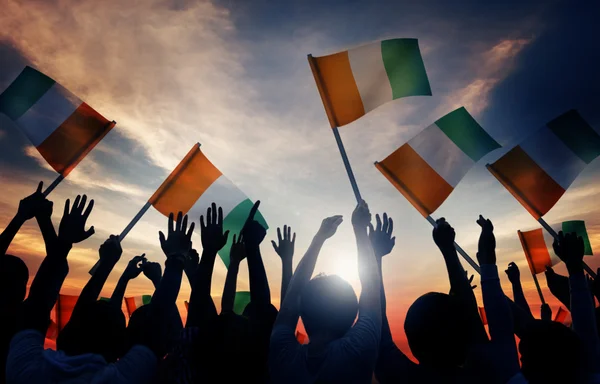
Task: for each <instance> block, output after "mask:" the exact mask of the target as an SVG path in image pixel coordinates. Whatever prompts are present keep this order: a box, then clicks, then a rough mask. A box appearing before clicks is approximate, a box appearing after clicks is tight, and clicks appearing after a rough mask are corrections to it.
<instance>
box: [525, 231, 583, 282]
mask: <svg viewBox="0 0 600 384" xmlns="http://www.w3.org/2000/svg"><path fill="white" fill-rule="evenodd" d="M551 227H552V229H553V230H554V231H555V232H556V233H558V232H560V231H563V232H564V233H572V232H575V233H576V234H577V236H581V238H582V239H583V243H584V246H585V248H584V254H585V255H588V256H592V255H593V254H594V252H593V251H592V244H591V243H590V238H589V236H588V233H587V230H586V228H585V222H583V221H581V220H571V221H565V222H563V223H560V224H554V225H551ZM517 233H518V235H519V239H520V240H521V245H522V246H523V252H525V258H526V259H527V263H528V264H529V269H530V270H531V273H533V274H534V275H537V274H538V273H542V272H544V271H545V270H546V266H549V267H551V266H553V265H556V264H558V263H559V262H560V259H559V258H558V256H556V255H555V254H554V250H553V248H552V243H553V242H554V238H553V237H552V235H551V234H550V233H548V231H544V230H543V229H542V228H538V229H534V230H531V231H517Z"/></svg>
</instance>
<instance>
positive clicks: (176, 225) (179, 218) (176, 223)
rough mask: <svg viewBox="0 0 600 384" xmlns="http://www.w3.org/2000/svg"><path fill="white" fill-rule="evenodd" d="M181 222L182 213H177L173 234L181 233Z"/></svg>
mask: <svg viewBox="0 0 600 384" xmlns="http://www.w3.org/2000/svg"><path fill="white" fill-rule="evenodd" d="M182 222H183V213H182V212H181V211H179V212H177V221H176V222H175V232H179V231H181V224H182Z"/></svg>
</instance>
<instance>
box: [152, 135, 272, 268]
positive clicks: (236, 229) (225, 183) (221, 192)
mask: <svg viewBox="0 0 600 384" xmlns="http://www.w3.org/2000/svg"><path fill="white" fill-rule="evenodd" d="M148 202H149V203H150V204H152V206H153V207H154V208H156V210H158V211H159V212H160V213H162V214H163V215H165V216H168V215H169V214H170V213H171V212H175V213H176V212H179V211H182V212H184V213H186V212H188V211H189V210H190V209H191V208H192V206H193V207H194V209H198V210H201V211H204V212H205V211H206V208H208V207H209V206H210V205H211V204H212V203H213V202H215V203H216V204H217V205H218V206H220V207H221V208H222V209H223V231H227V230H228V231H230V236H229V238H228V240H227V244H226V245H225V246H224V247H223V248H222V249H221V251H219V255H220V256H221V259H222V260H223V262H224V263H225V265H226V266H229V251H230V249H231V243H232V242H233V234H237V233H240V231H241V229H242V227H243V225H244V223H245V222H246V219H247V218H248V214H249V213H250V210H251V209H252V206H253V205H254V203H253V202H252V201H251V200H250V199H249V198H248V197H247V196H246V195H245V194H244V193H243V192H242V191H240V190H239V189H238V188H237V187H236V186H235V185H234V184H233V183H232V182H231V181H229V179H227V178H226V177H225V176H223V174H222V173H221V171H219V170H218V169H217V168H216V167H215V166H214V165H213V164H212V163H211V162H210V160H208V159H207V158H206V156H204V154H203V153H202V151H201V150H200V144H195V145H194V146H193V147H192V149H191V150H190V151H189V152H188V154H187V155H186V156H185V158H184V159H183V160H182V161H181V162H180V163H179V165H178V166H177V167H176V168H175V170H173V172H171V174H170V175H169V177H167V179H166V180H165V181H164V182H163V183H162V185H161V186H160V187H159V188H158V189H157V190H156V192H155V193H154V195H152V197H151V198H150V199H149V200H148ZM255 220H257V221H258V222H259V223H260V224H261V225H262V226H263V227H265V228H269V227H268V225H267V222H266V221H265V219H264V218H263V216H262V215H261V213H260V212H256V216H255Z"/></svg>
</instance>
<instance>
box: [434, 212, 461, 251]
mask: <svg viewBox="0 0 600 384" xmlns="http://www.w3.org/2000/svg"><path fill="white" fill-rule="evenodd" d="M435 224H436V225H435V227H434V228H433V241H435V244H436V245H437V246H438V248H440V249H454V239H455V238H456V233H455V232H454V228H452V227H451V226H450V224H449V223H448V222H447V221H446V219H444V218H443V217H441V218H439V219H437V220H436V221H435Z"/></svg>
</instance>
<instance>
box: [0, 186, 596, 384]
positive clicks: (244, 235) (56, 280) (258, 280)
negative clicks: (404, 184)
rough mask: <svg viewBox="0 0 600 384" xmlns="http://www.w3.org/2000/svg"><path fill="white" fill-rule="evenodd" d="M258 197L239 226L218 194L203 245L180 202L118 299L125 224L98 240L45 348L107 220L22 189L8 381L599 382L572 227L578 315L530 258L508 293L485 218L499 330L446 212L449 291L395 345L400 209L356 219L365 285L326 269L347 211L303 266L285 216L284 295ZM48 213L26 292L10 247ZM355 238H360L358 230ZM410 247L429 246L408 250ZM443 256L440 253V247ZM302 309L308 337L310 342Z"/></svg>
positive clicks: (5, 288) (429, 302) (11, 266)
mask: <svg viewBox="0 0 600 384" xmlns="http://www.w3.org/2000/svg"><path fill="white" fill-rule="evenodd" d="M258 205H259V202H257V203H256V204H255V205H254V207H253V209H252V211H251V212H250V215H249V217H248V219H247V221H246V223H245V225H244V227H243V229H242V230H241V231H240V233H235V234H234V233H228V232H225V233H224V232H223V212H222V210H221V208H219V207H218V206H217V205H216V204H214V203H213V204H212V206H211V207H210V208H208V210H207V212H206V215H203V216H201V217H200V222H199V224H200V234H201V239H202V246H201V248H202V254H201V255H200V254H199V253H198V252H197V251H196V249H195V246H196V244H192V241H191V236H192V232H193V231H194V227H195V223H194V222H193V221H191V220H190V219H189V218H188V216H187V215H182V213H181V212H180V213H178V214H176V215H174V214H171V216H170V217H169V219H168V226H167V228H166V230H165V231H164V233H163V232H160V233H159V241H160V245H161V248H162V250H163V251H164V257H165V261H164V271H163V268H162V267H161V265H160V264H159V263H155V262H150V261H148V260H146V258H145V256H144V255H142V256H136V257H134V258H133V259H132V260H131V261H130V262H129V263H128V265H127V267H126V269H125V271H124V272H123V274H122V276H121V277H120V279H119V281H118V283H117V285H116V287H115V290H114V292H113V294H112V296H111V297H110V299H109V300H99V296H100V292H101V291H102V289H103V286H104V284H105V282H106V280H107V278H108V276H109V275H110V273H111V272H112V270H113V268H114V266H115V265H116V264H117V262H118V261H119V260H120V258H121V255H122V249H121V245H120V241H119V237H118V236H110V237H109V238H108V239H107V240H106V241H105V242H104V244H102V246H100V249H99V264H98V267H97V268H96V270H95V271H94V272H93V274H91V277H90V279H89V281H88V282H87V284H86V285H85V286H84V287H83V289H82V291H81V293H80V295H79V297H78V299H77V303H76V304H75V307H74V309H73V312H72V315H71V317H70V320H69V322H68V323H67V324H66V326H65V327H64V328H63V329H62V330H61V331H60V333H59V335H58V338H57V340H56V349H55V350H54V349H44V342H45V335H46V334H47V331H48V327H49V324H50V322H51V321H50V315H51V311H52V309H53V307H54V306H55V304H56V302H57V300H58V298H59V293H60V290H61V287H62V285H63V283H64V281H65V278H66V276H67V274H68V272H69V262H68V255H69V253H70V252H71V250H72V249H73V246H74V245H75V244H77V243H79V242H81V241H83V240H85V239H87V238H89V237H90V236H92V235H93V234H94V227H93V226H92V227H89V229H86V228H87V227H88V224H87V220H88V217H89V215H90V213H91V211H92V209H93V206H94V201H93V200H89V201H88V199H87V197H86V196H85V195H83V196H77V197H76V198H75V200H74V201H73V202H71V201H70V200H67V201H66V203H65V205H64V212H63V215H62V219H61V221H60V225H59V226H58V231H57V230H56V228H55V227H54V225H53V223H52V220H51V215H52V210H53V204H52V202H51V201H49V200H48V199H46V198H45V197H44V195H43V193H42V185H41V183H40V185H39V187H38V189H37V191H36V192H35V193H33V194H32V195H30V196H28V197H26V198H24V199H23V200H21V202H20V204H19V208H18V211H17V213H16V215H15V216H14V218H13V219H12V221H11V222H10V223H8V224H7V225H6V227H5V229H4V231H3V232H2V234H1V235H0V289H1V292H0V297H1V311H2V312H1V316H2V326H1V329H2V331H1V333H0V338H1V339H0V340H1V351H2V364H1V367H2V372H1V377H2V380H5V382H7V383H270V382H272V383H277V384H279V383H282V384H283V383H370V382H372V380H377V381H378V382H379V383H382V384H386V383H511V384H513V383H561V384H567V383H600V343H599V339H598V321H597V316H596V314H597V312H596V309H595V301H594V296H596V297H599V296H600V295H599V291H600V289H599V284H598V283H596V282H595V281H592V280H589V279H588V278H586V275H585V274H584V270H583V266H582V258H583V254H584V245H583V241H582V239H581V238H580V237H577V236H576V235H574V234H570V233H566V234H563V233H562V232H561V233H559V238H558V239H557V240H556V241H555V244H554V251H555V253H556V255H557V256H558V257H559V258H560V259H561V260H562V261H564V262H565V264H566V267H567V270H568V272H569V276H568V277H567V276H561V275H558V274H557V273H555V272H554V271H553V270H552V269H551V268H548V271H547V273H546V278H547V280H548V285H549V287H550V289H551V291H552V293H553V294H554V295H555V296H556V297H557V298H558V299H559V300H560V301H561V302H562V303H563V304H564V305H565V307H567V308H568V309H569V310H570V313H571V318H572V325H571V326H570V327H567V326H566V325H564V324H562V323H560V322H556V321H552V320H551V316H552V315H551V311H550V307H549V306H548V305H543V306H542V310H541V314H542V316H541V317H542V319H541V320H539V319H535V318H534V316H533V315H532V312H531V310H530V308H529V305H528V304H527V301H526V300H525V296H524V294H523V289H522V287H521V283H520V276H519V270H518V268H517V266H516V265H515V264H514V263H511V264H510V265H509V266H508V269H507V270H506V273H507V275H508V277H509V280H510V281H511V283H512V285H513V296H514V297H513V300H511V299H510V298H508V297H507V296H505V295H504V293H503V291H502V288H501V285H500V280H499V274H498V267H497V265H496V253H495V249H496V240H495V237H494V227H493V225H492V222H491V221H490V220H489V219H485V218H483V217H482V216H480V217H479V219H478V220H477V224H479V226H480V228H481V235H480V237H479V245H478V253H477V260H478V263H479V267H480V270H481V280H480V284H479V285H480V287H481V293H482V297H483V303H484V308H485V315H486V316H485V317H486V318H487V325H488V330H486V328H485V326H484V324H483V322H482V317H481V316H480V311H479V307H478V305H477V302H476V299H475V295H474V293H473V291H474V289H475V287H474V286H472V280H473V277H471V278H470V279H469V277H468V275H467V273H466V272H465V270H464V269H463V267H462V265H461V263H460V261H459V258H458V254H457V251H456V248H455V243H454V239H455V232H454V229H453V228H452V227H451V226H450V225H449V224H448V223H447V222H446V221H445V220H444V219H439V220H438V221H437V223H436V224H437V225H436V227H435V229H434V230H433V240H434V242H435V244H436V245H437V246H438V248H439V249H440V251H441V254H442V258H443V262H444V263H445V265H446V268H447V271H448V277H449V281H450V292H449V293H442V292H429V293H425V294H424V295H422V296H421V297H419V298H418V299H417V300H416V301H415V302H414V303H413V304H412V305H411V306H410V308H409V309H408V313H407V314H406V320H405V323H404V330H405V333H406V337H407V340H408V344H409V346H410V350H411V352H412V354H413V356H414V357H415V358H416V360H418V363H415V362H413V361H412V360H411V359H409V358H408V357H407V356H406V355H405V354H404V353H403V352H402V351H401V350H400V349H399V348H398V347H397V346H396V344H395V343H394V341H393V339H392V334H391V331H390V326H389V324H388V320H387V316H386V309H387V308H386V294H385V289H384V284H383V280H382V269H383V265H382V264H383V257H384V256H386V255H387V254H389V253H390V252H391V251H392V249H393V248H394V245H395V241H396V238H395V237H394V236H393V227H394V223H393V220H392V218H390V217H388V216H387V214H385V213H384V214H383V215H382V216H380V215H376V218H375V223H372V217H371V213H370V212H369V208H368V206H367V204H366V203H365V202H364V201H363V202H361V203H359V204H358V205H357V207H356V208H355V210H354V212H353V214H352V218H351V223H352V227H353V229H354V234H355V240H356V247H357V252H358V266H357V268H358V275H359V278H360V283H361V292H360V297H359V298H357V296H356V294H355V292H354V290H353V288H352V287H351V286H350V284H348V282H346V281H344V280H343V279H342V278H340V277H339V276H337V275H317V276H315V277H313V272H314V269H315V264H316V262H317V258H318V257H319V253H320V251H321V248H322V247H323V245H324V243H325V242H326V241H327V239H329V238H331V237H332V236H333V235H334V234H335V233H336V230H337V228H338V226H339V225H340V224H341V223H342V220H343V219H342V216H333V217H328V218H325V219H324V220H323V222H322V223H321V226H320V228H319V229H318V231H317V232H316V234H315V236H314V238H313V240H312V242H311V243H310V246H309V247H308V249H307V250H306V252H305V254H304V256H303V257H302V259H301V260H300V262H299V264H298V265H297V267H296V269H295V270H293V266H292V261H293V255H294V245H295V239H296V235H295V233H294V234H292V230H291V228H289V227H287V226H285V227H284V228H283V231H282V230H281V229H278V239H277V241H273V247H274V248H275V251H276V252H277V253H278V255H279V256H280V257H281V261H282V286H281V303H282V304H281V307H280V308H279V310H277V308H275V306H273V305H272V303H271V294H270V288H269V284H268V279H267V274H266V272H265V268H264V265H263V261H262V258H261V250H260V245H261V243H262V242H263V240H264V238H265V235H266V230H265V228H264V227H263V226H262V225H261V224H259V223H258V221H256V220H255V219H254V214H255V213H256V210H257V208H258ZM33 218H35V219H36V221H37V223H38V225H39V228H40V231H41V233H42V236H43V239H44V243H45V248H46V257H45V258H44V259H43V261H42V262H41V265H40V266H39V269H38V271H37V273H36V274H35V277H34V279H33V281H32V282H31V285H30V286H29V294H28V295H27V286H28V281H29V271H28V268H27V266H26V264H25V263H24V262H23V261H22V260H21V259H20V258H19V257H16V256H13V255H8V254H6V251H7V249H8V247H9V245H10V243H11V242H12V240H13V239H14V237H15V235H16V234H17V232H18V231H19V229H20V228H21V226H22V225H23V224H24V223H25V222H26V221H27V220H30V219H33ZM229 236H232V238H233V245H232V247H231V252H230V255H229V257H230V263H229V267H228V270H227V277H226V281H225V285H224V289H223V295H222V302H221V312H220V313H218V312H217V310H216V307H215V304H214V302H213V299H212V297H211V294H210V292H211V279H212V274H213V268H214V264H215V260H216V257H217V253H218V252H219V251H220V250H221V249H222V248H223V247H224V246H225V244H226V243H227V240H228V238H229ZM348 241H349V239H348ZM402 257H406V258H415V257H419V256H418V255H402ZM243 259H247V262H248V272H249V279H250V296H251V301H250V303H249V304H248V305H247V306H246V308H245V309H244V311H243V313H242V314H237V313H235V312H234V310H233V308H234V301H235V294H236V281H237V275H238V271H239V265H240V262H241V261H242V260H243ZM440 261H441V260H440ZM142 273H143V274H144V275H145V276H147V277H148V278H149V279H150V280H151V281H152V283H153V284H154V287H155V291H154V294H153V295H152V299H151V301H150V303H149V304H147V305H143V306H140V307H139V308H138V309H136V310H135V312H133V313H132V315H131V317H130V319H129V321H128V322H126V318H125V315H124V313H123V311H122V309H121V308H122V303H123V298H124V295H125V291H126V288H127V284H128V282H129V281H130V280H132V279H134V278H136V277H137V276H139V275H140V274H142ZM184 273H185V275H186V276H187V279H188V280H189V282H190V285H191V287H192V290H191V296H190V298H189V308H188V313H187V319H186V321H185V324H183V322H182V318H181V316H180V314H179V311H178V309H177V307H176V304H175V302H176V299H177V296H178V294H179V290H180V287H181V282H182V279H183V274H184ZM299 318H301V319H302V322H303V325H304V327H305V329H306V333H307V335H308V340H309V342H308V343H307V344H302V343H300V342H299V341H298V338H297V335H296V328H297V326H298V319H299Z"/></svg>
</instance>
